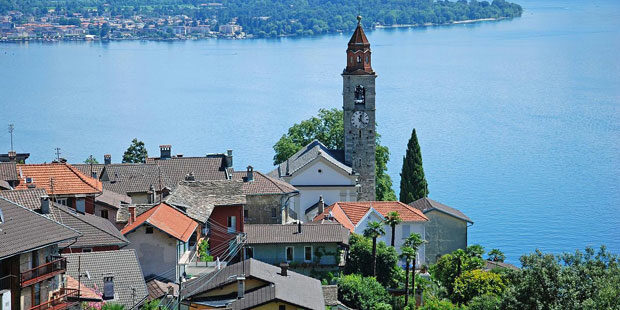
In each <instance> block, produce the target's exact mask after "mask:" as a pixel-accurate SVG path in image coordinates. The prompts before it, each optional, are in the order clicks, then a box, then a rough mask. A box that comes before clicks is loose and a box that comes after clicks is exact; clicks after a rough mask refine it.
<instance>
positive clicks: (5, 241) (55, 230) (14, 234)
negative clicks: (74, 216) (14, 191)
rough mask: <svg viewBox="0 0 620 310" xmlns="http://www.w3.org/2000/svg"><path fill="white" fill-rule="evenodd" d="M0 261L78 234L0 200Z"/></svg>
mask: <svg viewBox="0 0 620 310" xmlns="http://www.w3.org/2000/svg"><path fill="white" fill-rule="evenodd" d="M0 210H1V211H2V214H3V217H4V221H3V222H2V223H0V244H1V245H2V246H0V260H1V259H4V258H6V257H10V256H13V255H16V254H19V253H22V252H27V251H30V250H32V249H36V248H40V247H44V246H49V245H52V244H57V243H60V242H62V241H66V240H70V239H75V238H77V237H79V236H80V233H79V232H78V231H76V230H74V229H71V228H69V227H67V226H65V225H62V224H60V223H57V222H56V221H54V220H52V219H49V218H47V217H45V216H43V215H41V214H38V213H36V212H34V211H32V210H29V209H27V208H25V207H23V206H20V205H18V204H16V203H14V202H12V201H9V200H7V199H5V198H3V197H0Z"/></svg>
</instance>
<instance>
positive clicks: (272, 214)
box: [271, 208, 278, 217]
mask: <svg viewBox="0 0 620 310" xmlns="http://www.w3.org/2000/svg"><path fill="white" fill-rule="evenodd" d="M271 217H278V210H277V209H276V208H271Z"/></svg>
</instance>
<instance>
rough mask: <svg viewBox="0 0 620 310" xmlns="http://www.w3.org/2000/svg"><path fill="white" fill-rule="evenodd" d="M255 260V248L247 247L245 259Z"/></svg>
mask: <svg viewBox="0 0 620 310" xmlns="http://www.w3.org/2000/svg"><path fill="white" fill-rule="evenodd" d="M248 258H254V248H251V247H246V248H245V259H248Z"/></svg>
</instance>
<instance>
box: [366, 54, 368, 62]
mask: <svg viewBox="0 0 620 310" xmlns="http://www.w3.org/2000/svg"><path fill="white" fill-rule="evenodd" d="M366 63H368V55H366Z"/></svg>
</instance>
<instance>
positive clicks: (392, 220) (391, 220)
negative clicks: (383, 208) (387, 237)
mask: <svg viewBox="0 0 620 310" xmlns="http://www.w3.org/2000/svg"><path fill="white" fill-rule="evenodd" d="M384 222H385V225H388V226H390V227H391V228H392V240H391V243H390V246H394V239H395V238H396V225H398V224H400V223H402V222H403V220H402V219H401V218H400V215H399V214H398V212H396V211H390V212H388V214H387V216H386V217H385V221H384Z"/></svg>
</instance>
